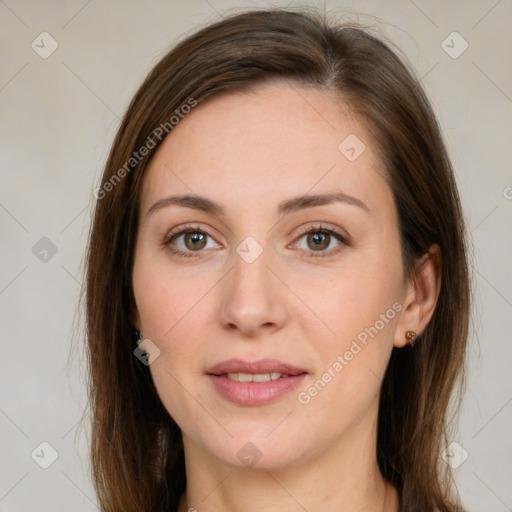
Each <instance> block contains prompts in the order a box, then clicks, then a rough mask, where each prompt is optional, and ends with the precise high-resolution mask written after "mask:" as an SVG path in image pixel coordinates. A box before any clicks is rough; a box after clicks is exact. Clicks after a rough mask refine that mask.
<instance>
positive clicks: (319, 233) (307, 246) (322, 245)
mask: <svg viewBox="0 0 512 512" xmlns="http://www.w3.org/2000/svg"><path fill="white" fill-rule="evenodd" d="M303 239H305V243H301V242H302V240H303ZM333 242H334V244H335V245H334V246H332V243H333ZM296 244H297V246H298V247H299V249H302V250H303V251H304V252H305V253H306V256H308V257H327V256H333V255H334V254H336V253H338V252H339V251H340V250H341V249H342V248H343V246H344V245H347V246H348V245H350V244H349V243H348V241H347V239H346V238H345V237H344V236H343V235H342V234H341V233H338V232H337V231H336V230H334V229H331V228H326V227H322V226H313V227H310V228H308V229H306V230H305V231H304V232H303V233H302V236H300V237H299V239H298V241H297V242H296ZM315 253H316V254H315Z"/></svg>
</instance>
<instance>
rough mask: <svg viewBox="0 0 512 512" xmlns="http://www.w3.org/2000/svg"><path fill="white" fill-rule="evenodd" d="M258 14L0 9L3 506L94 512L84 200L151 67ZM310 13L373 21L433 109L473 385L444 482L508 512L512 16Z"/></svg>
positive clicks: (411, 8)
mask: <svg viewBox="0 0 512 512" xmlns="http://www.w3.org/2000/svg"><path fill="white" fill-rule="evenodd" d="M287 3H290V2H282V3H280V2H272V3H271V4H272V5H286V4H287ZM291 3H292V4H293V5H298V2H291ZM311 4H313V5H314V3H311V2H310V3H309V4H308V5H311ZM255 5H258V6H263V7H264V6H267V5H269V2H235V1H222V0H208V1H206V0H193V1H189V2H185V1H183V2H178V1H176V0H173V1H165V2H164V1H150V2H135V1H130V2H122V1H120V0H118V1H109V2H100V1H99V0H92V1H87V0H74V1H69V2H58V1H56V0H53V1H47V2H36V1H35V0H34V1H29V0H26V1H15V0H5V1H3V0H0V40H1V43H0V48H1V67H0V130H1V131H0V144H1V148H0V158H1V167H0V169H1V189H0V229H1V237H2V251H1V261H0V307H1V322H2V323H1V325H2V336H3V339H2V345H3V346H4V349H3V357H2V358H1V360H0V435H1V440H0V457H1V461H0V511H20V512H24V511H34V510H38V511H40V512H45V511H48V512H50V511H51V512H59V511H69V510H74V511H95V510H97V506H96V500H95V497H94V492H93V488H92V485H91V481H90V478H89V474H88V471H89V465H88V456H87V453H88V452H87V430H85V431H84V430H82V431H80V430H79V429H77V423H78V421H79V419H80V415H81V412H82V410H83V407H84V404H85V396H86V395H85V386H84V365H83V361H82V360H81V352H80V350H79V351H78V352H77V355H76V356H75V357H73V358H71V359H70V361H69V364H68V355H69V352H70V346H71V341H72V339H74V340H75V341H74V343H75V344H78V343H79V341H80V340H79V339H77V337H76V335H75V337H74V338H73V333H74V332H79V329H80V325H81V324H80V322H79V318H76V319H75V323H74V324H73V319H74V318H75V311H76V308H77V306H76V303H77V299H78V295H79V291H80V287H81V283H82V281H83V277H82V270H83V265H82V258H83V252H84V248H85V242H86V237H87V232H88V227H89V219H90V211H91V205H92V198H93V196H92V191H93V189H94V187H96V186H97V183H98V180H99V177H100V173H101V170H102V166H103V165H104V163H105V159H106V156H107V152H108V150H109V147H110V144H111V142H112V139H113V136H114V134H115V131H116V129H117V127H118V125H119V118H120V117H121V116H122V114H123V111H124V110H125V108H126V107H127V104H128V102H129V100H130V98H131V96H132V94H133V93H134V92H135V89H136V87H137V86H138V85H139V83H140V82H141V80H142V79H143V77H144V76H145V74H146V73H147V72H148V71H149V69H150V68H151V67H152V66H153V65H154V64H155V63H156V62H157V60H158V59H159V57H160V56H162V55H163V53H164V52H166V51H167V50H168V49H169V48H170V47H171V46H172V45H173V44H174V43H175V42H176V41H178V40H179V39H180V38H181V37H183V36H184V35H186V34H189V33H190V32H191V31H193V30H194V29H196V28H198V27H199V26H202V25H204V24H205V23H206V22H210V21H215V20H217V19H220V17H221V16H223V15H224V14H225V13H226V11H227V10H228V9H232V8H236V9H244V8H247V7H250V6H255ZM317 5H320V7H321V8H324V7H325V8H326V9H327V10H334V11H336V12H338V13H343V12H348V13H350V12H354V11H355V12H361V13H365V14H368V15H372V16H376V17H379V18H381V19H382V20H383V21H384V22H385V23H386V24H387V26H386V28H385V33H386V34H387V35H388V37H390V38H391V39H392V40H393V41H395V42H396V44H397V45H398V46H399V47H400V48H402V49H403V51H404V52H405V53H406V54H407V56H408V58H409V60H410V62H411V63H412V65H413V66H414V67H415V69H416V70H417V73H418V75H419V76H421V77H423V84H424V85H425V87H426V89H427V92H428V94H429V96H430V98H431V99H432V102H433V104H434V106H435V109H436V111H437V112H438V115H439V118H440V122H441V124H442V126H443V130H444V133H445V136H446V140H447V143H448V145H449V149H450V152H451V155H452V158H453V163H454V166H455V169H456V174H457V179H458V183H459V186H460V191H461V194H462V199H463V203H464V208H465V210H466V214H467V218H468V225H469V229H470V231H471V232H472V237H473V240H474V255H473V271H474V276H475V282H474V288H475V299H476V301H475V307H474V316H473V325H472V333H471V346H470V358H469V360H468V369H469V381H468V390H467V393H466V396H465V401H464V407H463V411H462V417H461V423H460V429H459V434H457V436H455V437H454V439H453V441H455V442H457V443H459V445H460V446H461V447H462V448H463V449H464V450H465V451H466V452H467V454H468V458H467V460H465V461H464V462H463V463H462V464H461V465H460V467H458V468H457V470H456V477H457V481H458V484H459V489H460V492H461V494H462V497H463V499H464V501H465V505H466V507H467V509H468V510H470V511H475V512H477V511H480V512H484V511H485V512H488V511H491V510H492V511H496V512H502V511H507V510H512V488H511V487H510V475H511V473H512V471H511V470H512V457H511V454H512V446H511V445H512V442H511V436H510V432H511V431H512V429H511V424H512V403H511V401H512V383H511V379H510V362H511V351H512V348H511V347H512V343H511V332H512V329H511V318H512V314H511V313H512V275H511V274H512V272H511V268H512V267H511V265H510V263H511V261H512V236H511V225H512V222H511V221H512V173H511V167H510V157H511V142H512V123H511V119H512V117H511V114H512V68H511V62H512V37H511V30H510V22H511V21H512V3H511V2H510V0H501V1H495V0H489V1H487V0H486V1H484V0H481V1H474V2H468V1H462V0H460V1H451V2H447V1H438V2H429V1H423V0H414V1H411V0H407V1H406V0H403V1H389V0H388V1H382V2H380V1H377V0H366V1H353V2H348V1H346V2H345V1H339V2H326V3H325V4H324V3H317ZM454 31H456V32H458V33H459V34H460V36H461V37H462V38H463V39H460V38H459V37H458V36H453V35H452V36H450V34H452V33H453V32H454ZM42 32H48V33H49V34H50V35H51V37H52V38H53V39H54V40H55V41H56V42H57V43H58V48H57V49H56V50H55V52H54V53H52V54H51V55H50V56H49V57H48V58H46V59H43V58H41V57H40V55H39V54H38V53H36V51H34V49H33V48H32V47H31V43H32V41H34V40H35V43H34V45H35V44H39V48H38V51H39V52H40V53H41V52H43V50H44V51H48V50H49V49H51V43H52V41H51V40H50V39H49V36H41V37H44V38H46V39H45V40H44V41H45V43H44V48H42V46H43V45H42V43H41V42H40V41H41V38H38V36H39V34H41V33H42ZM447 36H450V38H448V39H447V41H448V44H449V45H450V46H453V47H454V48H453V49H452V50H451V52H452V56H453V54H454V53H458V52H459V51H460V50H461V49H462V48H463V46H462V45H464V41H466V42H467V43H468V45H469V47H468V48H467V50H466V51H465V52H464V53H462V54H461V55H460V56H458V58H452V56H450V55H449V54H448V53H447V52H446V51H445V49H443V46H442V42H443V41H444V40H445V39H446V38H447ZM454 37H455V39H454ZM38 41H39V43H38ZM452 41H453V43H452ZM446 44H447V43H445V45H446ZM445 48H446V47H445ZM44 237H46V238H48V239H49V240H50V241H51V243H50V242H49V241H48V240H43V241H40V240H41V239H42V238H44ZM36 244H39V245H36ZM34 246H35V249H33V248H34ZM52 249H53V252H55V250H56V251H57V252H56V253H55V254H53V253H52ZM44 251H47V252H44ZM41 259H42V260H45V259H46V261H42V260H41ZM43 441H46V442H47V443H49V444H50V445H51V446H52V447H53V449H55V451H56V454H58V457H57V459H56V460H55V461H54V462H53V464H51V465H50V466H49V467H48V469H42V468H41V467H40V466H39V465H38V464H37V463H36V462H35V461H37V462H38V463H39V464H43V465H44V463H49V462H51V456H52V451H51V450H52V449H51V448H49V447H48V446H46V445H43V446H42V447H41V446H40V443H41V442H43ZM34 450H35V452H34ZM41 450H42V451H41ZM457 450H458V451H457ZM31 453H34V455H33V458H31ZM454 453H455V458H457V457H459V455H460V454H461V453H464V452H462V451H461V448H456V451H455V452H454ZM42 454H44V455H42ZM34 460H35V461H34Z"/></svg>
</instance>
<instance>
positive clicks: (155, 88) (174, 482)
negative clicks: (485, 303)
mask: <svg viewBox="0 0 512 512" xmlns="http://www.w3.org/2000/svg"><path fill="white" fill-rule="evenodd" d="M271 80H286V81H288V82H289V83H290V84H294V85H299V86H306V87H314V88H316V89H318V90H320V91H325V92H328V93H334V94H335V97H336V98H338V99H339V101H340V103H341V104H342V105H345V106H349V107H350V108H351V109H353V110H354V111H355V112H357V113H358V115H360V116H362V118H364V119H365V120H366V122H367V124H368V126H370V128H371V131H372V134H373V136H374V142H375V144H376V147H377V148H378V149H379V150H380V155H381V158H382V161H383V162H384V163H385V168H386V178H387V180H388V182H389V185H390V187H391V189H392V192H393V195H394V199H395V202H396V207H397V211H398V216H399V228H400V232H401V250H402V256H403V265H404V270H405V272H406V274H407V275H408V276H414V275H415V265H416V262H417V259H418V258H419V257H421V256H422V255H424V254H426V253H427V252H428V250H429V247H430V246H431V245H432V244H437V245H439V247H440V249H441V254H442V258H441V276H442V277H441V279H442V282H441V290H440V295H439V298H438V303H437V306H436V309H435V312H434V314H433V317H432V319H431V321H430V322H429V324H428V326H427V328H426V330H425V331H424V332H423V334H422V335H421V336H420V338H421V339H419V341H418V342H417V343H416V345H415V347H414V348H413V349H411V348H404V349H400V350H398V349H393V353H392V355H391V360H390V363H389V366H388V368H387V372H386V374H385V377H384V380H383V384H382V391H381V400H380V409H379V420H378V435H377V460H378V464H379V467H380V470H381V472H382V474H383V476H384V477H385V478H386V479H387V480H388V481H390V482H392V483H393V484H394V485H395V486H396V487H397V489H398V490H399V493H400V497H401V510H403V511H421V512H425V511H431V510H433V509H434V508H438V509H439V510H440V511H441V512H446V511H454V510H458V509H459V508H460V505H459V503H458V498H457V497H456V496H454V493H453V482H452V476H451V473H450V468H449V466H448V465H447V464H445V463H444V461H442V460H441V458H440V452H441V450H442V449H443V448H444V446H445V444H446V441H447V435H448V426H449V424H450V422H449V421H448V420H449V417H448V411H449V406H450V405H453V404H452V403H451V398H453V396H455V398H457V397H460V390H461V389H462V387H460V388H456V384H457V383H459V384H462V383H463V379H462V376H463V369H464V360H465V349H466V340H467V335H468V318H469V302H470V288H469V276H468V263H467V248H466V238H465V237H466V235H465V227H464V221H463V215H462V211H461V205H460V201H459V196H458V192H457V187H456V183H455V179H454V175H453V171H452V168H451V165H450V161H449V158H448V156H447V152H446V150H445V146H444V144H443V141H442V138H441V135H440V130H439V127H438V125H437V122H436V119H435V116H434V114H433V112H432V109H431V107H430V105H429V102H428V100H427V98H426V96H425V94H424V92H423V90H422V87H421V85H420V83H419V81H418V80H417V79H416V78H415V77H414V75H413V73H411V72H410V71H409V70H408V68H407V66H406V65H405V64H404V63H403V62H402V60H400V59H399V58H398V57H397V55H396V54H395V53H394V52H393V51H392V50H390V48H389V46H388V45H387V44H386V43H384V42H383V41H382V40H381V38H380V37H376V36H374V35H371V34H370V33H369V32H368V31H367V30H363V29H361V28H358V27H357V26H354V25H353V24H340V23H337V22H336V23H334V22H329V21H328V20H327V19H326V18H325V16H323V15H321V14H319V13H318V12H317V11H316V10H314V9H307V10H305V9H304V8H302V9H300V10H283V9H273V10H257V11H249V12H245V13H241V14H240V13H238V14H234V15H230V16H228V17H226V18H224V19H223V20H222V21H220V22H218V23H215V24H210V25H209V26H206V27H204V28H202V29H201V30H199V31H197V32H196V33H194V34H192V35H190V36H188V37H187V38H186V39H184V40H183V41H182V42H181V43H180V44H178V45H177V46H176V47H175V48H174V49H172V50H171V51H170V52H169V53H167V54H166V55H165V56H164V57H163V58H162V59H161V60H160V62H158V64H157V65H156V66H155V67H154V68H153V69H152V71H151V72H150V73H149V75H148V76H147V78H146V79H145V80H144V82H143V84H142V85H141V86H140V88H139V90H138V91H137V93H136V94H135V96H134V98H133V100H132V101H131V103H130V105H129V107H128V110H127V112H126V114H125V116H124V118H123V120H122V122H121V126H120V128H119V131H118V133H117V135H116V137H115V140H114V143H113V146H112V149H111V152H110V155H109V158H108V161H107V163H106V167H105V171H104V174H103V178H102V182H101V186H100V187H99V188H98V192H97V194H96V196H97V198H98V200H97V203H96V208H95V214H94V220H93V225H92V229H91V234H90V240H89V248H88V254H87V276H86V279H87V288H86V322H87V342H88V345H87V349H88V362H89V383H88V384H89V390H90V394H89V400H90V410H91V413H92V440H91V457H92V469H93V478H94V484H95V488H96V491H97V494H98V498H99V502H100V504H101V507H102V510H105V511H108V512H114V511H115V512H120V511H123V512H135V511H139V512H140V511H156V510H176V508H177V504H178V501H179V498H180V495H181V494H182V492H183V491H184V490H185V487H186V477H185V465H184V456H183V445H182V440H181V432H180V429H179V427H178V426H177V425H176V423H175V422H174V421H173V419H172V418H171V417H170V415H169V414H168V412H167V411H166V410H165V408H164V406H163V405H162V403H161V401H160V399H159V397H158V395H157V392H156V389H155V386H154V384H153V381H152V379H151V374H150V372H149V369H148V367H147V366H145V365H143V364H141V363H140V361H139V360H138V359H137V358H136V357H134V354H133V350H134V348H135V346H136V345H135V342H134V327H133V325H132V324H131V318H132V313H133V311H134V308H135V302H134V295H133V288H132V282H131V275H132V268H133V261H134V247H135V240H136V236H137V229H138V224H137V217H138V205H139V195H140V189H141V187H140V185H141V180H142V177H143V175H144V170H145V169H146V167H147V164H148V162H149V160H150V158H151V156H152V155H153V154H154V151H155V149H156V148H157V147H158V146H159V144H160V142H161V140H163V137H162V133H161V132H162V127H164V132H165V133H170V131H171V130H172V128H173V126H174V124H173V123H176V122H179V119H181V118H182V117H183V115H184V112H185V113H186V112H187V111H190V110H191V108H192V106H193V105H194V104H197V103H200V102H201V101H203V100H204V99H205V98H207V97H209V96H212V95H213V94H216V93H219V92H221V91H226V90H235V89H238V90H240V89H247V88H249V87H252V86H257V85H258V84H261V83H263V82H268V81H271ZM186 105H188V110H187V109H186V108H185V106H186ZM190 115H193V112H192V114H190ZM173 117H174V121H171V118H173ZM158 127H160V130H159V129H158ZM143 147H146V151H145V152H144V151H141V148H143ZM142 153H144V155H142ZM135 155H136V156H135ZM454 389H459V394H455V395H454V393H453V391H454ZM455 403H456V405H458V404H459V403H460V402H457V401H456V402H455Z"/></svg>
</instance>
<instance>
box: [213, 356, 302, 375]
mask: <svg viewBox="0 0 512 512" xmlns="http://www.w3.org/2000/svg"><path fill="white" fill-rule="evenodd" d="M272 372H275V373H282V374H285V375H291V376H296V375H300V374H302V373H307V371H306V370H303V369H301V368H297V367H296V366H293V365H291V364H288V363H283V362H282V361H279V360H277V359H260V360H259V361H244V360H243V359H229V360H228V361H223V362H222V363H218V364H216V365H215V366H213V367H212V368H210V369H209V370H208V371H207V372H206V373H207V374H208V375H217V376H218V375H222V374H224V373H272Z"/></svg>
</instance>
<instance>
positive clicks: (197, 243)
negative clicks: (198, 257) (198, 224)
mask: <svg viewBox="0 0 512 512" xmlns="http://www.w3.org/2000/svg"><path fill="white" fill-rule="evenodd" d="M184 237H185V238H184V242H185V246H186V247H187V249H190V250H191V251H196V250H200V249H203V248H204V247H205V246H206V237H207V235H206V234H205V233H200V232H194V231H191V232H189V233H185V234H184Z"/></svg>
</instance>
